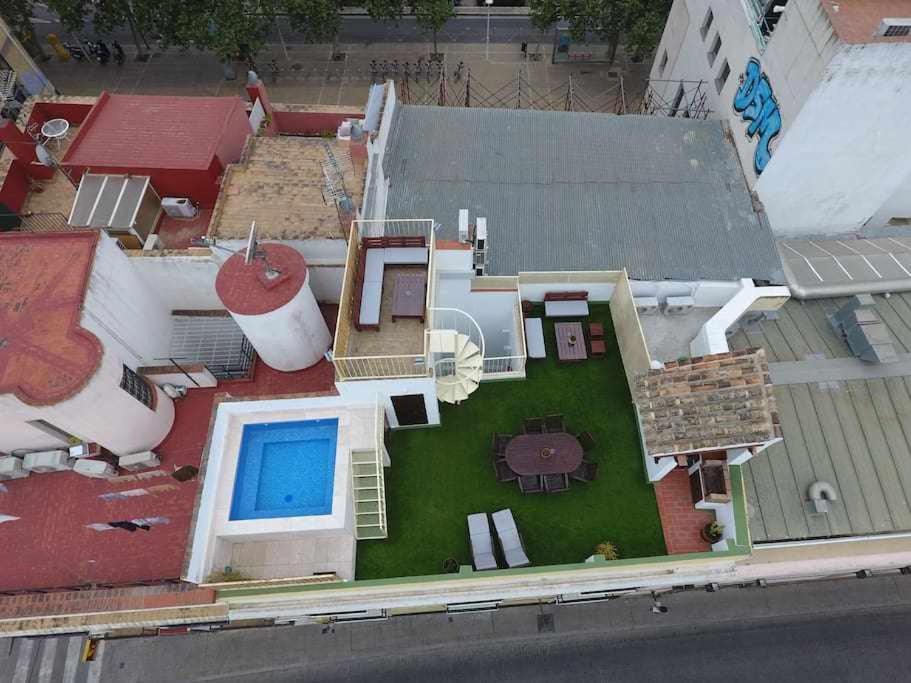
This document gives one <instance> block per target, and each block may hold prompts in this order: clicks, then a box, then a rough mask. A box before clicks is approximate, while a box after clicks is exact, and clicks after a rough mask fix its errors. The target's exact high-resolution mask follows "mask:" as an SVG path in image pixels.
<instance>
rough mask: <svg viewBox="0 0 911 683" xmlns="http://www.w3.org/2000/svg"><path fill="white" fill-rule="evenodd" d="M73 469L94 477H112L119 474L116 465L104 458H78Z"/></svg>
mask: <svg viewBox="0 0 911 683" xmlns="http://www.w3.org/2000/svg"><path fill="white" fill-rule="evenodd" d="M73 471H74V472H75V473H76V474H81V475H82V476H83V477H91V478H92V479H110V478H111V477H113V476H114V475H115V474H117V470H116V469H114V466H113V465H111V464H110V463H107V462H105V461H104V460H77V461H76V465H75V466H74V467H73Z"/></svg>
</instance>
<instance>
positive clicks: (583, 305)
mask: <svg viewBox="0 0 911 683" xmlns="http://www.w3.org/2000/svg"><path fill="white" fill-rule="evenodd" d="M544 315H546V316H547V317H548V318H571V317H580V316H581V317H585V316H587V315H588V302H587V301H545V302H544Z"/></svg>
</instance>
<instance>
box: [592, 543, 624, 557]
mask: <svg viewBox="0 0 911 683" xmlns="http://www.w3.org/2000/svg"><path fill="white" fill-rule="evenodd" d="M595 555H600V556H601V557H603V558H604V559H605V560H618V559H620V551H619V550H617V546H615V545H614V544H613V543H611V542H610V541H601V543H599V544H598V545H596V546H595Z"/></svg>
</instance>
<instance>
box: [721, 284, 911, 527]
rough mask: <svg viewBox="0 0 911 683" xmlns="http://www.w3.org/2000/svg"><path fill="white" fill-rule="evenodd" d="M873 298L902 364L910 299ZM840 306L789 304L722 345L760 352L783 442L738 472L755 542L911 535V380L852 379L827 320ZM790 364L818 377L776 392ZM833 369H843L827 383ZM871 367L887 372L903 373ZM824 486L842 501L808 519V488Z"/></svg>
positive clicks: (909, 330)
mask: <svg viewBox="0 0 911 683" xmlns="http://www.w3.org/2000/svg"><path fill="white" fill-rule="evenodd" d="M873 298H874V301H875V302H876V311H877V313H879V316H880V318H881V319H882V320H883V322H884V323H885V324H886V326H887V327H888V329H889V333H890V336H891V338H892V340H893V342H894V343H895V347H896V351H898V352H899V354H900V355H901V356H902V358H903V359H904V360H905V361H906V360H907V358H908V355H907V354H911V293H909V292H903V293H901V294H894V295H892V296H890V297H889V298H886V297H885V296H880V295H875V296H874V297H873ZM846 301H848V299H847V298H838V299H814V300H809V301H795V300H793V299H792V300H790V301H788V302H787V303H786V304H785V305H784V307H782V308H781V309H780V310H779V311H778V317H777V319H775V320H762V321H760V322H758V323H748V324H747V325H745V326H744V327H742V328H741V329H740V330H739V331H737V332H736V333H735V334H733V335H731V336H730V337H729V338H728V343H729V344H730V346H731V348H734V349H740V348H747V347H753V346H762V347H763V348H765V349H766V353H767V354H768V355H769V360H770V363H769V368H770V371H771V374H772V381H773V382H775V383H776V386H775V398H776V402H777V404H778V411H779V415H780V419H781V428H782V432H783V434H784V441H783V442H782V443H779V444H775V445H774V446H772V447H770V448H769V449H768V450H766V451H764V452H763V453H762V454H760V455H758V456H757V457H755V458H753V459H752V460H751V461H750V462H749V463H747V464H746V465H745V466H744V467H743V475H744V482H745V484H746V492H747V504H748V511H749V522H750V535H751V536H752V538H753V540H754V541H756V542H763V541H786V540H799V539H805V538H818V537H829V536H848V535H856V534H875V533H886V532H895V531H909V530H911V505H909V502H911V377H907V376H884V377H879V378H875V379H864V378H858V377H859V375H858V373H854V372H851V371H850V367H851V366H850V363H849V362H848V361H850V360H851V359H852V356H853V354H852V353H851V351H850V349H849V348H848V346H847V344H845V342H844V340H842V339H841V338H840V337H838V336H837V335H836V334H835V331H834V330H833V328H832V325H831V324H830V323H829V320H828V316H829V315H831V314H832V313H834V312H835V311H837V310H838V308H839V307H840V306H841V305H842V304H844V303H845V302H846ZM815 359H841V361H843V362H842V363H840V364H839V363H833V362H826V361H820V360H815ZM794 362H803V363H805V365H806V366H808V367H812V365H813V364H814V363H815V364H816V365H817V366H818V367H819V369H820V373H819V376H818V378H814V381H812V382H808V383H803V384H786V385H779V384H777V380H776V377H777V376H778V374H779V373H778V368H777V366H778V363H782V364H783V365H784V364H793V363H794ZM855 364H858V365H859V364H860V361H855ZM838 367H843V368H846V370H847V371H845V372H843V373H842V375H841V376H840V377H833V371H837V369H838ZM867 367H869V369H870V370H881V371H883V372H884V374H890V373H891V371H892V370H896V371H901V369H902V368H903V367H906V366H905V365H903V363H902V362H898V363H895V364H891V365H883V366H867ZM820 480H821V481H827V482H829V483H830V484H832V485H833V486H834V487H835V490H836V493H837V494H838V500H837V501H834V502H832V503H830V511H829V512H828V513H827V514H819V513H816V512H814V511H813V510H812V508H811V507H810V505H809V503H808V500H807V499H808V494H807V490H808V488H809V486H810V484H812V483H813V482H815V481H820Z"/></svg>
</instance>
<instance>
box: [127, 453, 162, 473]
mask: <svg viewBox="0 0 911 683" xmlns="http://www.w3.org/2000/svg"><path fill="white" fill-rule="evenodd" d="M117 464H118V465H120V467H122V468H123V469H125V470H129V471H130V472H136V471H138V470H147V469H151V468H152V467H158V466H159V465H160V464H161V460H160V459H159V458H158V455H156V454H155V453H153V452H152V451H142V452H141V453H130V454H129V455H121V456H120V457H119V458H117Z"/></svg>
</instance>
